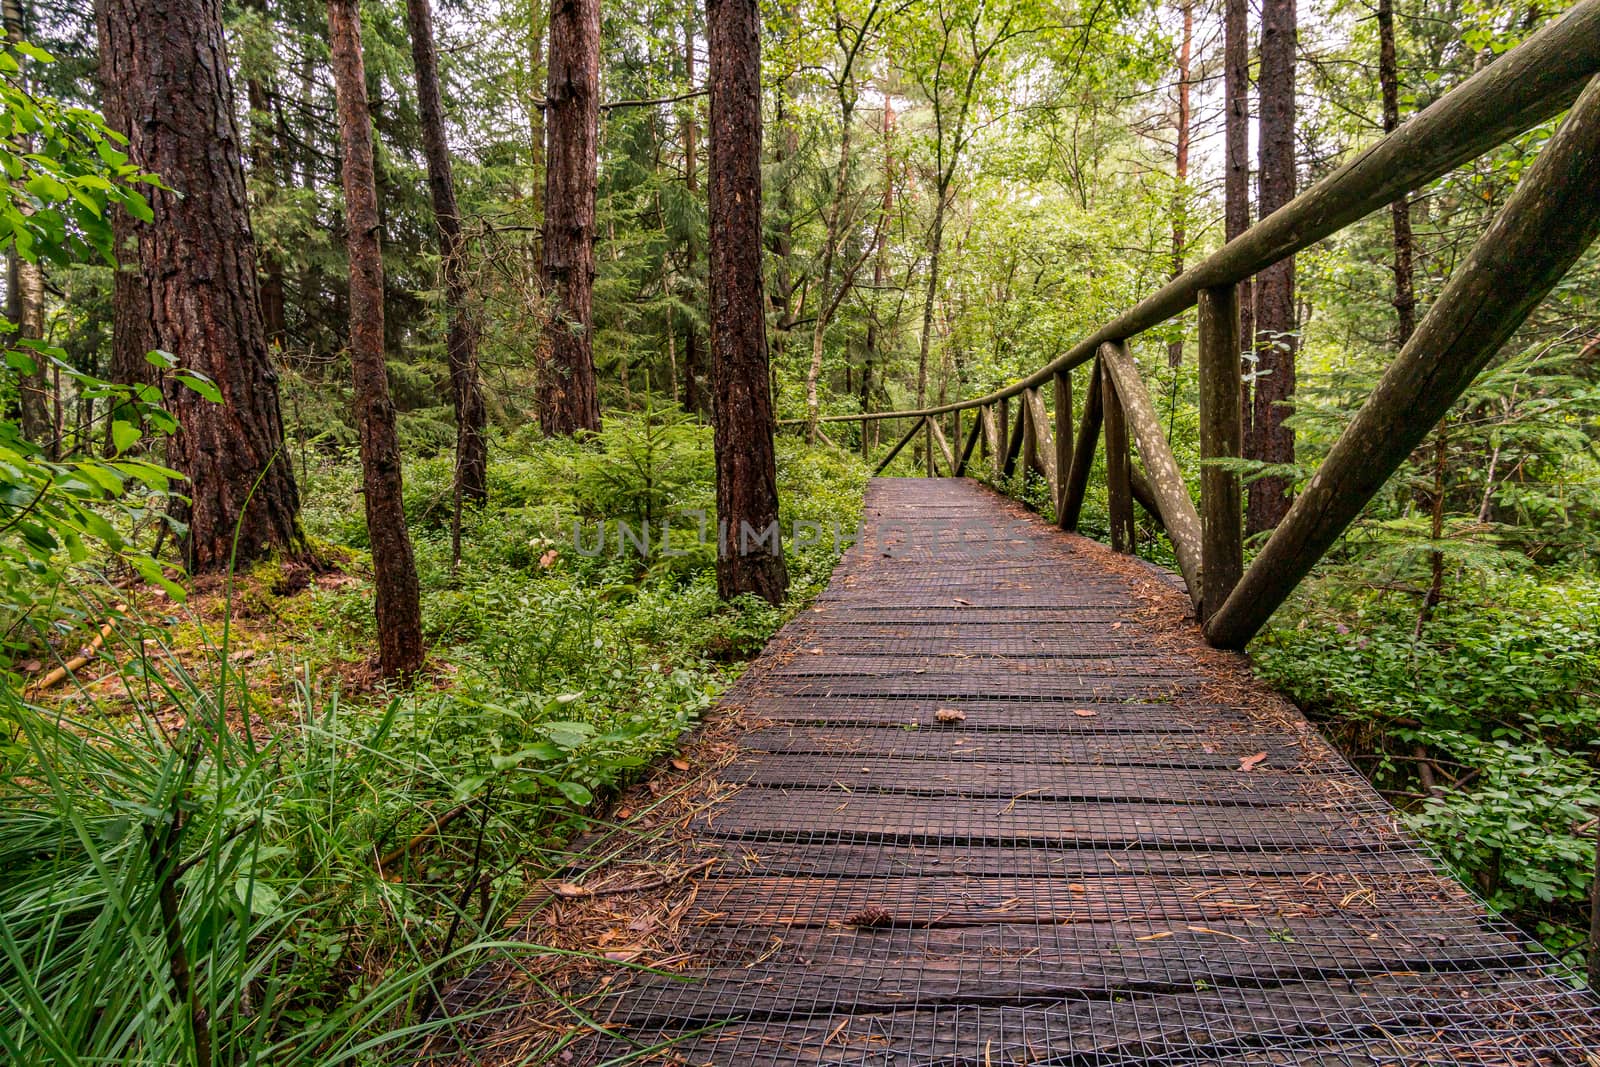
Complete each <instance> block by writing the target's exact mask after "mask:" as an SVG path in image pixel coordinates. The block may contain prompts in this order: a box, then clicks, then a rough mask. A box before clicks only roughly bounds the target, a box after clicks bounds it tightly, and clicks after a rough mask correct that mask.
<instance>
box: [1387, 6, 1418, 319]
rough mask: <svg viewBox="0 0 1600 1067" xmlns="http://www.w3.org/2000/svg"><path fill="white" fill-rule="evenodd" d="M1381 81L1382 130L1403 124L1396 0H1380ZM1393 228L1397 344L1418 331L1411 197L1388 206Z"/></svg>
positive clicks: (1395, 127)
mask: <svg viewBox="0 0 1600 1067" xmlns="http://www.w3.org/2000/svg"><path fill="white" fill-rule="evenodd" d="M1378 85H1379V88H1380V89H1381V91H1382V93H1383V132H1384V133H1393V132H1394V131H1395V130H1397V129H1399V128H1400V67H1399V63H1398V61H1397V59H1396V57H1395V42H1394V0H1378ZM1389 215H1390V223H1391V228H1392V229H1393V231H1394V310H1395V315H1396V317H1397V318H1398V320H1399V336H1398V337H1397V338H1396V341H1397V344H1396V347H1397V348H1404V347H1405V345H1406V342H1407V341H1409V340H1411V335H1412V334H1413V333H1416V332H1417V295H1416V291H1415V287H1414V285H1413V283H1412V259H1413V257H1414V255H1415V242H1414V240H1413V238H1412V235H1411V198H1410V197H1409V196H1402V197H1400V199H1399V200H1396V201H1395V202H1394V203H1393V204H1391V205H1390V207H1389Z"/></svg>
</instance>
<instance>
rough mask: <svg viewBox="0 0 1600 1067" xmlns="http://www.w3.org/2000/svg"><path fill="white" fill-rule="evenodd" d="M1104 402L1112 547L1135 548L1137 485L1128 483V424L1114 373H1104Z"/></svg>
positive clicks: (1102, 385)
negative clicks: (1118, 394)
mask: <svg viewBox="0 0 1600 1067" xmlns="http://www.w3.org/2000/svg"><path fill="white" fill-rule="evenodd" d="M1100 390H1101V395H1100V405H1101V408H1102V409H1103V417H1104V419H1105V430H1106V506H1107V510H1108V511H1109V512H1110V513H1111V547H1112V549H1113V550H1114V551H1117V552H1132V551H1133V487H1132V486H1130V485H1129V484H1128V465H1129V456H1128V423H1127V420H1126V419H1124V418H1123V415H1122V400H1121V399H1120V398H1119V397H1118V396H1117V386H1116V382H1115V381H1114V380H1113V379H1112V376H1111V375H1110V374H1106V373H1102V374H1101V375H1100Z"/></svg>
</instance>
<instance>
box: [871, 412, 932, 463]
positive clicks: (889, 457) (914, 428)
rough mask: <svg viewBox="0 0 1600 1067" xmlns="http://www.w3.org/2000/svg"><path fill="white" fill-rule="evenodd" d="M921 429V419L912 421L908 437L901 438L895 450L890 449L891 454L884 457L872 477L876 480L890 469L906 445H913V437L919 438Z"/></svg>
mask: <svg viewBox="0 0 1600 1067" xmlns="http://www.w3.org/2000/svg"><path fill="white" fill-rule="evenodd" d="M920 429H922V420H921V419H914V420H912V423H911V429H909V430H907V431H906V435H905V436H904V437H902V438H900V440H899V441H898V442H896V444H895V446H894V447H893V448H891V449H889V454H888V455H887V456H884V457H883V461H882V462H881V463H879V464H878V465H877V466H876V467H874V468H873V470H872V476H873V477H874V478H876V477H877V476H878V475H880V474H882V473H883V472H884V470H886V469H887V468H888V466H889V464H890V463H892V462H893V461H894V457H896V456H898V455H899V454H900V450H901V449H902V448H904V447H906V445H908V444H910V443H911V439H912V438H913V437H915V436H917V431H918V430H920Z"/></svg>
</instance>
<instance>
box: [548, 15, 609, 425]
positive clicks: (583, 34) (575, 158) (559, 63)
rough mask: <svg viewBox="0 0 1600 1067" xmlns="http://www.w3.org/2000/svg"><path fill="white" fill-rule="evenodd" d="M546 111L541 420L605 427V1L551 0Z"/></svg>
mask: <svg viewBox="0 0 1600 1067" xmlns="http://www.w3.org/2000/svg"><path fill="white" fill-rule="evenodd" d="M545 98H546V100H547V102H548V107H547V109H546V111H545V123H546V128H547V129H548V131H549V146H548V147H549V151H548V153H547V159H546V163H545V195H544V205H545V207H544V210H545V216H544V259H543V263H542V269H541V272H540V273H541V275H542V277H541V281H542V282H543V285H544V290H545V292H546V293H547V294H548V296H549V298H550V320H549V322H548V324H547V325H546V327H545V332H544V349H545V351H544V352H543V360H542V366H541V368H540V370H541V373H540V375H539V423H540V425H541V426H542V427H543V428H544V432H545V433H546V434H550V435H561V434H572V433H576V432H577V431H579V430H598V429H600V397H599V393H598V391H597V386H596V383H595V373H594V274H595V266H594V240H595V234H594V200H595V183H596V172H595V167H596V162H597V157H596V154H595V153H596V137H597V135H598V129H599V124H600V2H599V0H551V5H550V88H549V91H548V92H547V93H546V97H545Z"/></svg>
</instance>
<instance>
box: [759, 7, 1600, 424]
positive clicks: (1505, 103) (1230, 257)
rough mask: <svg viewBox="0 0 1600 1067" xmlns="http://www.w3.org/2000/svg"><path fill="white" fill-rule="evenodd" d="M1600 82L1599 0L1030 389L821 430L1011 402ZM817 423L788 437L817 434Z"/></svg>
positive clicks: (1087, 344) (1094, 338) (1021, 385)
mask: <svg viewBox="0 0 1600 1067" xmlns="http://www.w3.org/2000/svg"><path fill="white" fill-rule="evenodd" d="M1596 74H1600V0H1582V2H1581V3H1579V4H1578V5H1576V6H1575V7H1573V8H1571V9H1570V10H1568V11H1567V12H1566V13H1565V14H1563V15H1562V16H1560V17H1559V18H1557V19H1556V20H1554V21H1553V22H1551V23H1550V24H1549V25H1547V26H1545V27H1543V28H1542V29H1540V30H1539V31H1538V32H1537V33H1535V34H1534V35H1533V36H1532V37H1530V38H1528V39H1527V40H1526V41H1524V42H1522V43H1521V44H1520V45H1518V46H1517V47H1515V48H1513V49H1512V50H1511V51H1509V52H1507V53H1506V54H1505V55H1503V56H1501V57H1500V58H1499V59H1498V60H1496V61H1495V62H1493V63H1490V64H1489V65H1488V66H1487V67H1485V68H1484V69H1483V70H1480V71H1479V72H1478V73H1476V74H1474V75H1472V77H1470V78H1468V79H1467V80H1466V81H1464V82H1462V83H1461V84H1460V85H1458V86H1456V87H1455V88H1454V89H1452V90H1450V91H1449V92H1448V93H1446V94H1445V95H1444V96H1442V97H1440V98H1439V99H1438V100H1436V101H1435V102H1434V103H1433V104H1432V105H1430V106H1429V107H1427V108H1425V109H1423V110H1422V111H1419V112H1417V113H1416V114H1414V115H1412V116H1411V117H1410V118H1409V119H1408V120H1407V121H1406V122H1404V123H1403V124H1401V126H1400V127H1399V128H1398V129H1396V130H1395V131H1394V132H1393V133H1391V134H1388V135H1386V136H1384V137H1383V138H1382V139H1380V140H1378V141H1376V142H1374V143H1373V144H1371V145H1369V146H1368V147H1367V148H1365V149H1364V150H1362V151H1361V152H1360V153H1358V154H1357V155H1356V157H1355V158H1354V159H1351V160H1350V161H1349V162H1347V163H1345V164H1344V165H1343V166H1341V167H1340V168H1339V169H1338V170H1336V171H1334V172H1333V173H1332V174H1329V175H1328V176H1327V177H1325V178H1323V179H1322V180H1320V181H1318V182H1316V183H1315V184H1313V185H1311V186H1310V187H1309V188H1307V189H1306V190H1305V191H1304V192H1303V193H1301V194H1300V195H1299V196H1297V197H1295V198H1294V199H1293V200H1291V201H1290V202H1289V203H1287V204H1285V205H1284V206H1283V207H1281V208H1279V209H1278V210H1277V211H1274V212H1273V213H1272V214H1271V215H1268V216H1267V217H1266V218H1264V219H1262V220H1261V221H1260V222H1258V223H1256V224H1255V225H1254V226H1252V227H1251V228H1250V229H1248V230H1246V231H1245V232H1244V233H1242V234H1240V235H1239V236H1238V237H1236V238H1234V239H1233V240H1232V241H1229V242H1228V243H1227V244H1225V245H1223V246H1222V247H1221V248H1219V249H1218V250H1217V251H1215V252H1213V253H1212V254H1211V255H1209V256H1207V257H1206V258H1205V259H1204V260H1202V261H1201V262H1199V263H1197V264H1196V265H1195V266H1193V267H1191V268H1189V269H1188V270H1186V271H1184V272H1183V273H1182V274H1180V275H1178V277H1176V278H1174V279H1173V280H1172V281H1170V282H1168V283H1167V284H1166V285H1164V286H1162V288H1161V289H1160V290H1159V291H1157V292H1156V293H1154V294H1153V295H1151V296H1148V297H1146V298H1145V299H1144V300H1142V301H1140V302H1139V303H1138V304H1136V305H1135V306H1134V307H1133V308H1131V309H1129V310H1128V311H1126V312H1124V313H1123V314H1122V315H1121V316H1119V317H1118V318H1116V319H1115V320H1113V321H1111V322H1109V323H1107V324H1106V325H1104V326H1102V327H1101V328H1100V329H1099V330H1097V331H1096V332H1095V333H1093V334H1091V335H1090V336H1088V337H1086V338H1084V339H1083V340H1081V341H1079V342H1078V343H1077V344H1076V345H1074V346H1073V347H1072V348H1070V349H1068V350H1067V351H1066V352H1065V353H1063V354H1062V355H1060V356H1058V357H1056V358H1055V359H1054V360H1051V361H1050V362H1049V363H1047V364H1045V365H1044V366H1043V367H1040V368H1039V369H1038V370H1037V371H1035V372H1033V373H1032V374H1031V375H1029V376H1028V377H1026V378H1023V379H1022V380H1020V381H1018V382H1014V383H1013V384H1011V385H1009V386H1006V387H1005V388H1003V389H998V390H996V391H994V392H992V393H989V394H988V395H986V396H980V397H974V398H972V399H970V400H958V401H952V402H951V403H948V404H940V405H938V406H935V407H926V408H916V409H908V410H903V411H871V412H856V413H854V414H845V415H822V416H819V417H818V418H817V420H816V421H817V422H870V421H875V420H882V419H903V418H928V417H931V416H935V415H945V414H948V413H950V412H952V411H966V410H969V409H972V408H977V407H985V406H987V405H989V404H994V403H997V402H999V401H1002V400H1008V399H1010V398H1011V397H1014V396H1017V395H1018V394H1020V393H1022V392H1024V391H1025V390H1028V389H1037V388H1038V387H1040V386H1041V385H1043V384H1045V383H1046V382H1048V381H1050V380H1051V379H1052V378H1053V377H1054V376H1055V375H1056V374H1058V373H1061V372H1064V371H1069V370H1072V369H1073V368H1074V367H1077V366H1080V365H1081V364H1083V363H1086V362H1088V361H1089V360H1090V359H1092V358H1093V357H1094V355H1095V353H1096V352H1097V351H1099V349H1100V346H1101V345H1102V344H1106V343H1108V342H1118V341H1126V340H1128V339H1129V338H1132V337H1134V336H1136V335H1138V334H1141V333H1144V332H1146V331H1148V330H1150V329H1152V328H1154V327H1156V326H1159V325H1161V324H1162V323H1163V322H1166V321H1167V320H1168V319H1171V318H1174V317H1176V316H1178V315H1181V314H1182V313H1183V312H1185V311H1187V310H1188V309H1189V308H1191V307H1193V306H1194V305H1195V303H1196V301H1197V300H1198V299H1199V294H1200V292H1201V290H1204V289H1211V288H1215V287H1217V286H1223V285H1232V284H1235V283H1238V282H1241V281H1244V280H1245V279H1246V278H1250V277H1253V276H1254V275H1256V274H1259V273H1260V272H1261V271H1262V270H1263V269H1264V268H1266V267H1269V266H1271V265H1272V264H1274V263H1277V262H1279V261H1281V260H1283V259H1285V258H1287V257H1288V256H1291V255H1294V254H1295V253H1296V252H1300V251H1303V250H1304V249H1306V248H1308V247H1310V246H1311V245H1313V244H1316V243H1317V242H1318V241H1320V240H1322V239H1323V238H1325V237H1328V236H1331V235H1332V234H1335V233H1337V232H1339V231H1340V230H1342V229H1344V228H1345V227H1346V226H1349V225H1350V224H1352V223H1354V222H1356V221H1358V220H1360V219H1362V218H1365V217H1366V216H1367V215H1369V214H1371V213H1372V212H1374V211H1376V210H1378V209H1379V208H1382V207H1383V206H1385V205H1386V204H1390V203H1393V202H1394V201H1395V200H1398V199H1399V198H1400V197H1401V196H1404V195H1406V194H1407V193H1410V192H1411V191H1413V190H1414V189H1417V188H1420V187H1421V186H1424V185H1426V184H1427V183H1429V182H1431V181H1434V180H1435V179H1437V178H1440V177H1442V176H1444V175H1445V174H1447V173H1449V172H1450V171H1452V170H1454V169H1455V168H1456V167H1458V166H1460V165H1461V164H1463V163H1465V162H1467V161H1468V160H1471V159H1476V158H1477V157H1478V156H1480V155H1482V154H1483V153H1484V152H1487V151H1488V150H1490V149H1491V148H1494V147H1496V146H1497V145H1500V144H1502V143H1504V142H1505V141H1506V140H1508V139H1510V138H1512V137H1515V136H1516V135H1517V134H1520V133H1524V132H1526V131H1527V130H1529V129H1531V128H1533V127H1534V126H1537V125H1538V124H1539V123H1541V122H1544V121H1546V120H1548V119H1550V118H1553V117H1554V116H1556V115H1558V114H1560V113H1561V112H1563V111H1565V110H1566V109H1567V108H1568V107H1570V106H1571V105H1572V102H1573V101H1574V100H1576V99H1577V97H1578V94H1579V92H1580V91H1581V90H1582V89H1583V87H1584V86H1585V85H1586V84H1587V83H1588V81H1589V79H1590V78H1592V77H1594V76H1595V75H1596ZM810 421H811V420H810V419H809V418H792V419H781V420H779V425H782V426H792V425H807V424H809V423H810Z"/></svg>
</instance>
